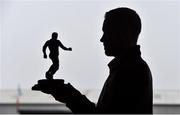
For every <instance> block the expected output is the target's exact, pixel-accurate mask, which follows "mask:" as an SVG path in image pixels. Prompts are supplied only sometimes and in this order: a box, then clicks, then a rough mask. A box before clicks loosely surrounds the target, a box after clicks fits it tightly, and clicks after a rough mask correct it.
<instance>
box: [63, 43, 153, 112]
mask: <svg viewBox="0 0 180 115" xmlns="http://www.w3.org/2000/svg"><path fill="white" fill-rule="evenodd" d="M108 66H109V68H110V74H109V77H108V78H107V80H106V82H105V84H104V86H103V89H102V92H101V94H100V97H99V100H98V103H97V105H95V104H94V103H92V102H90V101H89V100H88V99H87V98H86V97H85V96H84V95H80V96H77V97H76V98H75V99H74V100H73V101H71V102H70V103H67V104H66V106H67V107H69V108H70V109H71V110H72V112H73V113H120V114H121V113H122V114H126V113H127V114H139V113H143V114H151V113H152V102H153V101H152V76H151V72H150V69H149V67H148V65H147V64H146V62H145V61H144V60H143V59H142V58H141V52H140V46H135V47H132V48H130V49H128V50H126V51H121V52H120V54H119V55H118V56H116V57H115V58H114V59H113V60H112V61H111V62H110V63H109V65H108Z"/></svg>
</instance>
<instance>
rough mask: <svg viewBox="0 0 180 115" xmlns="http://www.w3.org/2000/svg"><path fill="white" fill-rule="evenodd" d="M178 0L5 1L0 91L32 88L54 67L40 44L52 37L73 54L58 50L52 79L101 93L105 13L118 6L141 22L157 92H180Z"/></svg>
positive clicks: (1, 21) (104, 75) (144, 51)
mask: <svg viewBox="0 0 180 115" xmlns="http://www.w3.org/2000/svg"><path fill="white" fill-rule="evenodd" d="M179 4H180V1H175V0H174V1H173V0H169V1H167V0H166V1H165V0H159V1H158V0H154V1H153V0H149V1H148V0H139V1H138V0H136V1H135V0H131V1H128V0H121V1H114V0H108V1H105V0H86V1H83V0H81V1H80V0H79V1H78V0H68V1H65V0H64V1H62V0H36V1H35V0H25V1H23V0H4V2H3V1H1V2H0V13H1V15H0V16H1V17H0V24H1V28H0V34H1V36H0V42H1V44H2V45H1V47H0V48H1V49H0V53H1V56H0V60H1V68H0V69H1V70H0V72H1V74H0V75H1V76H0V89H16V88H17V85H18V84H19V85H20V86H21V87H22V88H25V89H30V88H31V87H32V86H33V85H34V84H35V83H36V82H37V80H39V79H44V78H45V72H46V71H47V69H48V68H49V67H50V65H51V61H50V59H47V60H45V59H43V54H42V46H43V44H44V43H45V41H46V40H48V39H50V37H51V33H52V32H54V31H56V32H58V33H59V39H60V40H61V41H62V43H63V44H64V45H65V46H67V47H72V49H73V51H72V52H68V51H63V50H61V49H60V50H59V51H60V55H59V59H60V68H59V71H58V72H57V73H56V74H55V76H54V78H56V79H61V78H62V79H64V80H65V81H66V82H70V83H71V84H73V85H74V86H75V87H76V88H80V89H83V88H93V89H94V88H95V89H101V88H102V86H103V83H104V81H105V80H106V78H107V77H108V73H109V69H108V67H107V64H108V63H109V61H110V60H111V59H112V58H109V57H106V56H105V55H104V51H103V45H102V43H100V41H99V40H100V38H101V36H102V23H103V19H104V14H105V12H106V11H109V10H110V9H114V8H117V7H129V8H132V9H134V10H135V11H137V13H138V14H139V15H140V17H141V20H142V32H141V34H140V36H139V42H138V44H139V45H141V51H142V57H143V58H144V59H145V60H146V62H147V63H148V64H149V66H150V69H151V71H152V75H153V84H154V88H155V89H180V85H179V84H180V73H179V71H180V61H179V59H180V58H179V57H180V54H179V53H180V47H179V44H180V41H179V37H180V35H179V33H180V28H179V27H180V24H179V20H180V8H178V7H180V6H179Z"/></svg>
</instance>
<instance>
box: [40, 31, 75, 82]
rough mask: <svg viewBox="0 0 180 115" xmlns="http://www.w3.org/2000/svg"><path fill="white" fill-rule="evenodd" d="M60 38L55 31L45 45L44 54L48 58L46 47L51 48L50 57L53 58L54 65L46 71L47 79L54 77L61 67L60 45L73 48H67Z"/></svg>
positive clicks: (63, 47)
mask: <svg viewBox="0 0 180 115" xmlns="http://www.w3.org/2000/svg"><path fill="white" fill-rule="evenodd" d="M57 38H58V33H56V32H53V33H52V38H51V39H50V40H48V41H46V43H45V44H44V46H43V54H44V58H47V55H46V48H47V47H48V48H49V50H50V54H49V58H50V59H51V60H52V65H51V67H50V68H49V70H48V71H47V72H46V78H47V79H53V75H54V74H55V72H56V71H57V70H58V69H59V58H58V56H59V47H61V48H62V49H64V50H69V51H72V48H66V47H65V46H64V45H63V44H62V43H61V42H60V40H57Z"/></svg>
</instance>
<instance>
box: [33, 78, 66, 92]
mask: <svg viewBox="0 0 180 115" xmlns="http://www.w3.org/2000/svg"><path fill="white" fill-rule="evenodd" d="M38 84H41V85H43V86H46V87H48V85H57V84H58V85H60V84H64V80H63V79H52V80H47V79H40V80H38ZM38 84H35V85H34V86H33V87H32V90H41V89H40V88H39V87H38Z"/></svg>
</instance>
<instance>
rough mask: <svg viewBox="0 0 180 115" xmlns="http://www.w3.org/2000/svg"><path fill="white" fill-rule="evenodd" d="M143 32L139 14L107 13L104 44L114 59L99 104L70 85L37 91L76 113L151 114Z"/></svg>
mask: <svg viewBox="0 0 180 115" xmlns="http://www.w3.org/2000/svg"><path fill="white" fill-rule="evenodd" d="M140 31H141V20H140V18H139V16H138V14H137V13H136V12H135V11H134V10H131V9H129V8H117V9H113V10H111V11H109V12H107V13H106V15H105V20H104V24H103V32H104V34H103V36H102V38H101V42H102V43H103V45H104V50H105V54H106V55H107V56H113V57H115V58H114V59H113V60H112V61H111V62H110V63H109V64H108V66H109V68H110V74H109V77H108V78H107V80H106V82H105V84H104V86H103V89H102V91H101V94H100V97H99V100H98V102H97V105H96V104H94V103H92V102H91V101H89V100H88V99H87V98H86V97H85V96H84V95H82V94H81V93H80V92H79V91H78V90H76V89H75V88H74V87H73V86H72V85H71V84H70V83H68V84H59V85H58V84H50V83H49V85H48V86H47V85H44V84H41V83H39V84H37V87H36V88H37V90H41V91H42V92H44V93H47V94H51V95H52V96H54V98H55V99H56V100H57V101H60V102H63V103H65V104H66V106H67V107H69V108H70V109H71V111H72V112H73V113H121V114H140V113H143V114H151V113H152V76H151V72H150V69H149V67H148V65H147V64H146V62H145V61H144V60H143V59H142V58H141V52H140V46H139V45H137V39H138V36H139V34H140Z"/></svg>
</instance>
